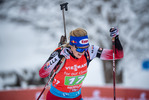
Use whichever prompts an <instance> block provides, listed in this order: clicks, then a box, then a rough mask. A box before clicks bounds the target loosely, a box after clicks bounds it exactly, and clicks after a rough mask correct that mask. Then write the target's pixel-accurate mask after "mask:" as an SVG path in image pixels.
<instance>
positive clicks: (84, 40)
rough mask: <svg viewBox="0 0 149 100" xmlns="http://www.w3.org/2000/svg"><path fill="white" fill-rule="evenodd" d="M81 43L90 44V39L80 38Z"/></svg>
mask: <svg viewBox="0 0 149 100" xmlns="http://www.w3.org/2000/svg"><path fill="white" fill-rule="evenodd" d="M80 44H88V39H83V40H80Z"/></svg>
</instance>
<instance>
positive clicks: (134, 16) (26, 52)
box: [0, 0, 149, 90]
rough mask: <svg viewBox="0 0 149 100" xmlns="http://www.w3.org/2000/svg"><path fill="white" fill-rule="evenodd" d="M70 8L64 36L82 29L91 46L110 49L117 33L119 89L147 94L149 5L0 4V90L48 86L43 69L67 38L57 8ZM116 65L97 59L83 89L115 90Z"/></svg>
mask: <svg viewBox="0 0 149 100" xmlns="http://www.w3.org/2000/svg"><path fill="white" fill-rule="evenodd" d="M64 2H68V3H69V4H68V11H67V12H65V20H66V31H67V37H68V33H69V32H70V31H71V30H73V29H76V28H78V27H81V28H84V29H85V30H86V31H87V32H88V35H89V42H90V44H94V45H98V46H99V47H102V48H107V49H111V48H112V43H111V37H110V34H109V29H110V28H111V27H113V26H115V27H118V29H119V34H120V36H119V38H120V41H121V44H122V45H123V49H124V58H123V59H121V60H118V61H117V62H116V71H117V72H116V82H117V86H118V87H126V88H139V89H147V90H149V0H140V1H136V0H0V90H11V89H16V88H21V89H22V88H23V89H26V88H32V87H39V86H44V85H45V84H46V82H47V79H46V78H45V79H42V78H40V77H39V75H38V71H39V69H40V68H41V67H42V65H43V64H44V63H45V61H46V60H47V59H48V57H49V56H50V54H51V53H52V52H53V50H55V49H56V48H57V46H58V42H59V40H60V37H61V35H63V34H64V29H63V18H62V11H61V10H60V6H59V4H61V3H64ZM112 80H113V76H112V61H101V60H100V59H98V58H95V59H94V60H93V61H92V62H91V64H90V66H89V68H88V75H87V77H86V79H85V81H84V83H83V86H112V85H113V82H112Z"/></svg>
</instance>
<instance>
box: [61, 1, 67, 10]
mask: <svg viewBox="0 0 149 100" xmlns="http://www.w3.org/2000/svg"><path fill="white" fill-rule="evenodd" d="M67 5H68V3H67V2H66V3H63V4H60V6H61V10H63V9H64V8H65V11H67V10H68V7H67Z"/></svg>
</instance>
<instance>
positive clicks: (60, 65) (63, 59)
mask: <svg viewBox="0 0 149 100" xmlns="http://www.w3.org/2000/svg"><path fill="white" fill-rule="evenodd" d="M65 61H66V59H65V57H63V58H62V59H61V62H60V64H59V67H58V66H57V69H56V70H54V73H53V74H52V76H51V77H50V79H49V80H48V82H47V83H46V85H45V86H44V88H43V90H42V91H41V93H40V95H39V96H38V98H37V100H39V99H40V97H41V95H42V94H43V92H44V91H45V89H46V88H47V86H48V85H49V82H51V80H52V79H53V77H54V76H55V75H56V74H57V73H58V72H59V71H60V70H61V69H62V67H63V65H64V63H65Z"/></svg>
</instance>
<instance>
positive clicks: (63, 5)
mask: <svg viewBox="0 0 149 100" xmlns="http://www.w3.org/2000/svg"><path fill="white" fill-rule="evenodd" d="M67 5H68V3H67V2H66V3H63V4H60V8H61V10H62V15H63V24H64V36H63V35H62V36H61V40H60V43H61V44H64V43H66V42H67V37H66V24H65V13H64V9H65V11H67V10H68V7H67Z"/></svg>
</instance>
